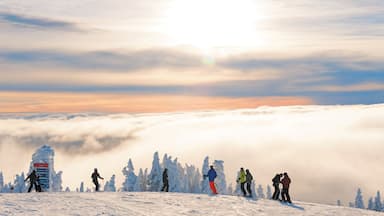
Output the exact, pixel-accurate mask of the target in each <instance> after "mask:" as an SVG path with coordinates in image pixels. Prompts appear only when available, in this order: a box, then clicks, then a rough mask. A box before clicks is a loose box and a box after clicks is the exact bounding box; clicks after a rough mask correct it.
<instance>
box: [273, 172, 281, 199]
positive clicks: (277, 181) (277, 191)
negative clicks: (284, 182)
mask: <svg viewBox="0 0 384 216" xmlns="http://www.w3.org/2000/svg"><path fill="white" fill-rule="evenodd" d="M281 176H282V174H276V175H275V177H274V178H273V179H272V183H273V187H274V188H275V192H273V196H272V199H274V200H278V199H279V195H280V188H279V185H280V178H281Z"/></svg>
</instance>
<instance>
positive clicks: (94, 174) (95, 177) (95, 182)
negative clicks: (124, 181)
mask: <svg viewBox="0 0 384 216" xmlns="http://www.w3.org/2000/svg"><path fill="white" fill-rule="evenodd" d="M91 178H92V181H93V184H95V186H96V191H99V187H100V184H99V181H98V178H99V179H104V178H103V177H101V176H100V174H99V173H98V172H97V169H96V168H95V169H94V171H93V173H92V175H91Z"/></svg>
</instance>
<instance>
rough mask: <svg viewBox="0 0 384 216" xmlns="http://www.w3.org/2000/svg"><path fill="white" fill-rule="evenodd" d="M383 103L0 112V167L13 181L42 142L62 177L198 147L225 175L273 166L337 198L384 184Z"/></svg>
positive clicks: (321, 195)
mask: <svg viewBox="0 0 384 216" xmlns="http://www.w3.org/2000/svg"><path fill="white" fill-rule="evenodd" d="M383 130H384V104H376V105H348V106H287V107H260V108H256V109H242V110H231V111H222V110H220V111H199V112H183V113H181V112H180V113H150V114H100V113H79V114H56V113H55V114H26V113H23V114H14V113H12V114H7V113H2V114H0V171H3V173H4V177H5V180H6V181H7V182H8V181H11V180H12V178H13V176H14V175H15V174H17V173H20V172H21V171H24V172H25V171H28V166H29V162H30V160H31V155H32V153H33V152H34V151H35V150H36V149H37V148H38V147H40V146H41V145H43V144H48V145H50V146H52V147H53V148H54V149H55V152H56V156H55V170H57V171H59V170H62V171H63V185H64V186H67V185H68V186H70V188H71V189H75V188H76V187H79V184H80V182H81V181H84V182H85V185H86V186H88V187H91V186H92V183H91V179H90V174H91V172H92V170H93V168H94V167H97V168H99V170H100V173H101V175H102V176H103V177H106V178H109V177H110V176H111V175H112V174H116V175H117V183H118V185H117V186H118V187H119V186H120V184H121V182H122V181H123V176H122V173H121V170H122V168H123V167H124V166H125V165H126V163H127V161H128V159H129V158H132V160H133V163H134V166H135V168H136V171H138V168H150V166H151V163H152V155H153V153H154V152H155V151H159V153H160V154H161V155H162V154H164V153H168V154H169V155H172V156H173V157H177V158H179V161H180V162H182V163H188V164H193V165H196V166H198V167H201V165H202V161H203V159H204V157H205V156H210V158H211V159H212V160H213V159H222V160H224V161H225V163H224V166H225V172H226V177H227V180H228V182H235V178H236V171H237V170H238V169H239V167H245V168H249V169H250V170H251V172H252V173H253V174H254V178H255V180H256V183H257V184H262V185H266V184H271V178H272V177H273V176H274V174H276V173H278V172H283V171H287V172H288V173H289V174H290V176H291V178H292V181H293V183H292V188H291V193H292V196H293V199H300V200H305V201H316V202H323V203H335V202H336V200H337V199H341V200H342V201H343V202H344V204H346V203H347V202H349V201H352V200H353V199H354V194H355V192H356V189H357V187H361V188H362V190H363V196H364V198H365V199H367V198H368V197H369V196H373V195H374V193H375V191H376V190H380V189H381V190H382V191H384V185H383V184H382V182H384V175H383V172H382V171H383V168H382V165H383V164H384V157H383V153H384V145H383V144H384V136H383Z"/></svg>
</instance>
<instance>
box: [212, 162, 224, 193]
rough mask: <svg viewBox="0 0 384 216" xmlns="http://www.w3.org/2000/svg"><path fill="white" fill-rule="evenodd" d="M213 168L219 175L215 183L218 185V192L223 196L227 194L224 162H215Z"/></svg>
mask: <svg viewBox="0 0 384 216" xmlns="http://www.w3.org/2000/svg"><path fill="white" fill-rule="evenodd" d="M213 166H214V168H215V170H216V173H217V177H216V179H215V183H216V185H217V191H218V193H221V194H227V182H226V180H225V173H224V161H222V160H215V161H214V162H213Z"/></svg>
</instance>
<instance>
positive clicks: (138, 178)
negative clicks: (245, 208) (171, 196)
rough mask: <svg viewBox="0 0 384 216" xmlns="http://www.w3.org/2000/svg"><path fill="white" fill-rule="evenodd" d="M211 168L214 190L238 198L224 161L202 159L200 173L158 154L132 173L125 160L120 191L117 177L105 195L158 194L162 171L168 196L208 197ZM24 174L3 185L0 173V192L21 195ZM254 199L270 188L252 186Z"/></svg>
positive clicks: (106, 187) (268, 192)
mask: <svg viewBox="0 0 384 216" xmlns="http://www.w3.org/2000/svg"><path fill="white" fill-rule="evenodd" d="M210 165H213V166H214V167H215V170H216V172H217V178H216V180H215V183H216V187H217V189H218V191H219V192H220V194H228V195H231V194H235V195H236V194H240V187H239V185H236V186H235V187H233V186H232V184H227V182H226V176H225V172H224V161H222V160H214V161H212V162H210V161H209V157H208V156H207V157H205V158H204V160H203V165H202V167H201V169H199V168H197V167H196V166H194V165H189V164H184V165H182V164H181V163H180V162H179V160H178V159H177V158H172V157H171V156H168V155H167V154H165V155H164V156H163V158H162V160H160V157H159V154H158V152H155V153H154V155H153V161H152V167H151V169H150V170H149V169H142V168H140V169H138V172H137V170H135V168H134V165H133V162H132V160H131V159H129V160H128V163H127V165H126V166H125V167H124V168H123V169H122V174H123V176H124V177H125V179H124V181H123V184H122V186H121V187H116V183H115V179H116V176H115V175H112V177H111V178H110V179H109V180H108V181H106V183H105V185H104V191H110V192H114V191H136V192H139V191H160V189H161V187H162V173H163V171H164V169H165V168H167V169H168V179H169V192H180V193H205V194H209V193H210V189H209V183H208V179H207V178H203V176H204V175H205V174H207V173H208V170H209V166H210ZM59 175H60V178H57V179H58V180H56V181H55V184H54V185H55V187H54V189H53V190H52V191H55V192H59V191H63V189H62V186H61V175H62V172H60V173H59ZM24 179H25V174H24V173H21V174H20V175H16V176H15V178H14V181H13V183H12V182H10V183H8V184H4V179H3V175H2V173H1V172H0V192H12V193H23V192H26V191H27V184H28V183H27V182H24ZM252 189H253V190H252V191H253V193H254V194H253V197H255V198H270V197H271V187H270V186H267V190H266V194H264V189H263V187H262V186H261V185H258V187H257V189H256V190H255V182H253V184H252ZM64 191H66V192H69V191H71V190H70V189H69V188H68V187H66V188H65V190H64ZM74 191H76V192H91V191H92V189H90V188H85V187H84V182H81V183H80V186H79V187H78V188H76V189H75V190H74Z"/></svg>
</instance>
